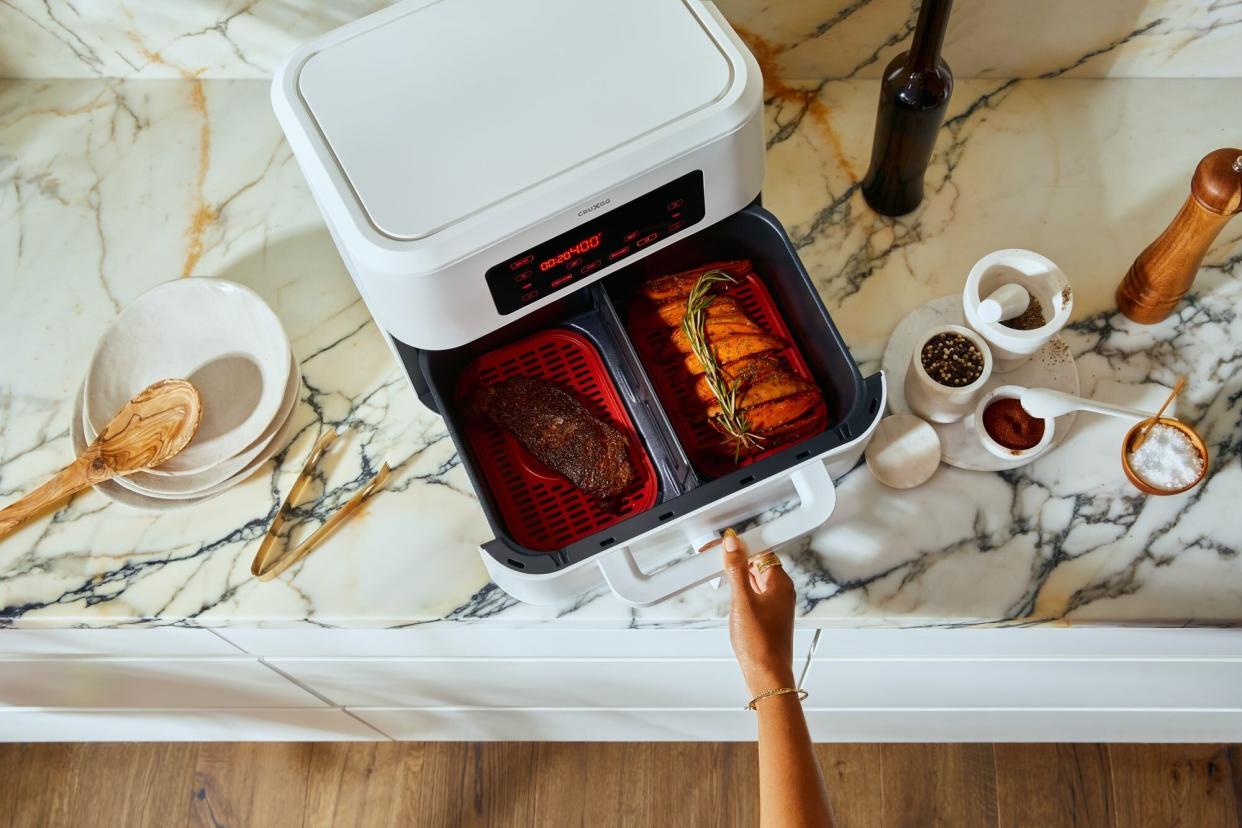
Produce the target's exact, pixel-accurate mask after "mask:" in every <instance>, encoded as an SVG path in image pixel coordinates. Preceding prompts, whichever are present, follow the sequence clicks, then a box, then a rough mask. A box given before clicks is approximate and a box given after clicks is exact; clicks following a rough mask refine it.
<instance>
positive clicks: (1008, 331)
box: [962, 248, 1074, 374]
mask: <svg viewBox="0 0 1242 828" xmlns="http://www.w3.org/2000/svg"><path fill="white" fill-rule="evenodd" d="M1008 285H1014V286H1017V287H1020V288H1022V289H1023V290H1025V291H1026V292H1027V294H1028V295H1029V297H1030V301H1029V303H1028V304H1027V306H1026V309H1025V310H1024V311H1023V312H1022V313H1021V314H1020V315H1019V316H1017V317H1015V318H1012V319H1006V320H998V321H994V322H993V321H989V320H987V319H985V318H984V317H983V315H981V314H980V310H979V309H980V305H982V304H983V302H984V301H985V300H986V299H988V298H989V297H990V296H991V295H992V294H993V293H995V292H996V291H997V290H999V289H1000V288H1002V287H1006V286H1008ZM1073 310H1074V293H1073V291H1072V290H1071V289H1070V283H1069V279H1068V278H1066V276H1065V273H1064V272H1062V270H1061V268H1059V267H1057V265H1056V263H1055V262H1053V261H1052V260H1051V259H1049V258H1047V257H1046V256H1041V255H1040V254H1038V253H1036V252H1034V251H1033V250H1022V249H1021V248H1009V249H1006V250H997V251H994V252H992V253H989V254H988V255H986V256H984V257H983V258H982V259H980V260H979V261H978V262H976V263H975V266H974V267H972V268H971V269H970V274H969V275H968V276H967V277H966V287H965V288H964V289H963V291H962V315H963V316H964V317H965V319H966V324H967V325H969V326H970V327H971V329H973V330H975V331H978V332H979V334H980V335H981V336H983V338H984V339H986V340H987V343H988V345H989V346H990V347H991V348H992V356H993V358H994V359H995V360H996V373H998V374H1003V373H1005V372H1007V371H1013V370H1015V369H1017V368H1020V367H1022V366H1023V365H1024V364H1026V361H1027V360H1029V359H1030V358H1031V355H1032V354H1034V353H1035V352H1036V351H1038V350H1039V349H1040V348H1042V347H1043V346H1044V343H1046V342H1047V341H1048V340H1050V339H1052V337H1054V336H1056V335H1057V334H1058V333H1060V332H1061V329H1062V328H1064V327H1065V323H1067V322H1068V321H1069V318H1070V314H1071V313H1072V312H1073Z"/></svg>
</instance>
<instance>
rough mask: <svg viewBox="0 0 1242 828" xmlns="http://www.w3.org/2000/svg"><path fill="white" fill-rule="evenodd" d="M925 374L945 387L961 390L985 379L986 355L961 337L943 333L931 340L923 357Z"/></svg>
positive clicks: (921, 355)
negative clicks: (981, 378) (983, 377)
mask: <svg viewBox="0 0 1242 828" xmlns="http://www.w3.org/2000/svg"><path fill="white" fill-rule="evenodd" d="M920 359H921V360H922V362H923V370H924V371H926V372H927V376H929V377H931V378H932V379H933V380H935V381H936V382H938V383H940V384H941V385H947V386H949V387H950V388H961V387H962V386H966V385H970V384H971V383H972V382H974V381H975V380H977V379H979V377H981V376H983V354H982V353H980V351H979V349H978V348H977V347H975V343H973V342H971V341H970V340H969V339H967V338H966V337H964V336H962V335H961V334H959V333H952V332H946V333H939V334H936V335H935V336H933V337H932V338H931V339H929V340H927V344H925V345H924V346H923V351H922V353H921V354H920Z"/></svg>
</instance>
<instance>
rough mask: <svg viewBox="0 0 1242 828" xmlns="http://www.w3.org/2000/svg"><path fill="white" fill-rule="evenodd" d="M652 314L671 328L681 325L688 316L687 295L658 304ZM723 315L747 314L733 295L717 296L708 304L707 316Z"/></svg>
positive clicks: (712, 317) (710, 317) (655, 318)
mask: <svg viewBox="0 0 1242 828" xmlns="http://www.w3.org/2000/svg"><path fill="white" fill-rule="evenodd" d="M651 316H652V318H653V320H658V321H659V322H660V323H661V324H664V325H667V326H668V327H670V328H676V327H678V326H680V325H681V320H683V319H685V318H686V299H685V297H684V296H683V297H682V298H680V299H674V300H672V301H669V302H662V303H661V304H659V305H656V306H655V309H654V310H653V311H652V312H651ZM722 316H746V311H744V310H742V306H741V305H740V304H739V303H738V301H737V300H736V299H734V298H733V297H732V296H717V297H716V298H715V299H713V300H712V303H711V304H710V305H708V306H707V318H708V319H716V318H719V317H722ZM746 318H748V319H749V318H750V317H746Z"/></svg>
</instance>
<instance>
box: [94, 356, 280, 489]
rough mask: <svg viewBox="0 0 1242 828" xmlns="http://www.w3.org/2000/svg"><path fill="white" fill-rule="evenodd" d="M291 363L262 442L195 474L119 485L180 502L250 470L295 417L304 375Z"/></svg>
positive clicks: (139, 476)
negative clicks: (277, 407) (276, 406)
mask: <svg viewBox="0 0 1242 828" xmlns="http://www.w3.org/2000/svg"><path fill="white" fill-rule="evenodd" d="M289 363H290V364H289V384H288V385H287V386H286V387H285V398H284V400H283V401H282V402H281V405H280V411H279V412H277V414H276V418H275V419H273V420H272V422H271V423H270V424H269V425H268V427H267V428H266V429H265V430H264V432H263V434H261V435H260V436H259V439H257V440H255V441H254V442H253V443H251V444H250V445H249V446H247V447H246V448H245V449H244V450H243V451H241V452H239V453H237V454H234V455H233V456H232V457H230V458H228V459H226V460H223V461H221V462H219V463H217V464H216V465H214V466H212V467H211V468H209V469H205V470H203V471H201V472H198V473H196V474H176V475H154V474H151V473H149V472H135V473H134V474H131V475H129V476H127V477H120V478H117V482H119V483H120V484H121V485H122V486H124V487H125V488H127V489H129V490H130V491H134V492H138V493H139V494H144V495H148V496H150V497H165V498H177V499H181V498H186V497H195V496H197V495H199V494H201V493H202V492H205V491H208V490H211V489H214V488H215V487H216V486H218V485H219V484H221V483H223V482H224V481H226V480H228V479H230V478H231V477H233V476H234V475H235V474H237V473H238V472H240V471H242V470H243V469H245V468H247V467H249V466H250V464H251V463H253V462H254V460H255V458H257V457H259V456H261V455H262V454H263V453H264V451H265V450H266V449H267V448H268V446H269V445H270V444H271V442H272V440H273V439H274V438H275V437H276V434H277V432H279V431H280V429H281V427H282V426H284V424H285V421H286V420H288V419H289V416H290V415H291V414H292V413H293V408H294V405H295V404H296V403H297V401H298V396H299V392H300V391H301V389H302V372H301V371H300V370H298V364H297V360H296V359H291V360H289ZM88 435H89V430H88Z"/></svg>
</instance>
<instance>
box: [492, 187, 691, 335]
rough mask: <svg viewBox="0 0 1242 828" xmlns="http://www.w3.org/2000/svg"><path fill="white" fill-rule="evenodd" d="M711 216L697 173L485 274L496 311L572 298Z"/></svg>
mask: <svg viewBox="0 0 1242 828" xmlns="http://www.w3.org/2000/svg"><path fill="white" fill-rule="evenodd" d="M612 200H615V199H612ZM599 203H601V204H602V203H607V199H606V200H605V201H603V202H599ZM592 209H594V208H592ZM583 212H587V211H585V210H584V211H583ZM705 212H706V211H705V210H704V207H703V173H702V171H701V170H693V171H691V172H688V173H686V174H685V175H683V176H681V177H680V178H677V179H674V180H673V181H670V182H668V183H667V184H663V185H661V186H659V187H657V188H655V189H654V190H651V191H650V192H648V193H646V194H644V195H640V196H638V197H637V198H635V199H631V200H630V201H627V202H625V203H624V204H621V205H619V206H616V207H613V208H612V209H611V210H609V211H608V212H606V213H597V214H594V217H593V218H590V219H587V220H586V221H585V222H584V223H582V224H579V225H578V226H576V227H574V228H572V229H569V230H566V231H565V232H563V233H558V234H557V235H555V236H553V237H551V238H547V239H545V240H544V241H542V242H540V243H539V244H536V245H535V246H533V247H531V248H528V249H527V250H523V251H521V252H518V251H514V252H513V254H512V255H511V256H510V258H507V259H505V260H504V261H502V262H500V263H498V264H495V265H493V266H491V267H489V268H488V269H487V272H486V273H485V274H484V277H485V278H486V279H487V286H488V288H489V289H490V290H491V292H492V299H493V301H495V303H496V311H497V313H499V314H501V315H502V316H503V315H505V314H510V313H517V312H519V311H521V310H523V309H526V308H529V307H530V306H531V305H532V304H537V303H538V304H541V303H543V302H545V301H547V300H548V299H550V298H552V297H553V296H554V295H556V294H564V293H568V292H569V291H571V290H573V289H574V287H575V286H581V285H582V284H583V283H585V282H588V281H590V280H591V279H593V278H595V277H596V276H598V275H599V274H600V273H601V272H604V271H605V270H606V269H610V268H613V267H616V266H617V265H618V264H620V263H621V262H623V261H624V260H625V259H626V258H628V257H630V256H636V255H642V254H643V253H646V252H647V251H649V250H651V249H652V248H654V247H655V246H656V245H657V244H661V243H663V242H664V241H666V240H668V239H671V238H672V237H674V236H676V235H678V234H680V233H685V232H686V230H687V229H688V228H690V227H692V226H693V225H695V224H697V223H699V222H701V221H702V220H703V218H704V214H705ZM498 245H499V243H498Z"/></svg>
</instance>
